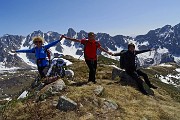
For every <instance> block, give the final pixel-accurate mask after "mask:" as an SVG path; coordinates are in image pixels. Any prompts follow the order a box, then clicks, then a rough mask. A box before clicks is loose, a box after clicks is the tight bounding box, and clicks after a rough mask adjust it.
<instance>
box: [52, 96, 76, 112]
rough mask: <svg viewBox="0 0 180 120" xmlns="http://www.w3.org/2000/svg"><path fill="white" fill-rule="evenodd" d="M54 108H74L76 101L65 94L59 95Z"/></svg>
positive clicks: (66, 109) (64, 109) (63, 109)
mask: <svg viewBox="0 0 180 120" xmlns="http://www.w3.org/2000/svg"><path fill="white" fill-rule="evenodd" d="M56 108H57V109H59V110H62V111H68V110H75V109H76V108H77V103H76V102H74V101H73V100H71V99H69V98H67V97H65V96H61V97H60V98H59V101H58V104H57V106H56Z"/></svg>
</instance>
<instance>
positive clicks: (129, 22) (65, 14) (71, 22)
mask: <svg viewBox="0 0 180 120" xmlns="http://www.w3.org/2000/svg"><path fill="white" fill-rule="evenodd" d="M179 5H180V0H0V36H2V35H4V34H13V35H24V36H26V35H28V34H30V33H32V32H33V31H35V30H41V31H42V32H48V31H55V32H58V33H61V34H65V33H67V30H68V28H73V29H74V30H75V31H77V32H79V31H80V30H85V31H87V32H90V31H93V32H95V33H97V32H105V33H109V34H110V35H112V36H113V35H119V34H121V35H140V34H146V33H147V32H148V31H149V30H152V29H156V28H159V27H163V26H164V25H167V24H169V25H172V26H174V25H176V24H178V23H180V7H179Z"/></svg>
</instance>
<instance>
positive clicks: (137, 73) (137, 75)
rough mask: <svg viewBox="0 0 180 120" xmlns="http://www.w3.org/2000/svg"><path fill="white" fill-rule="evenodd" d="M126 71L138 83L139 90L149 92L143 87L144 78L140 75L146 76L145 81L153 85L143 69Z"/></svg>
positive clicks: (144, 92)
mask: <svg viewBox="0 0 180 120" xmlns="http://www.w3.org/2000/svg"><path fill="white" fill-rule="evenodd" d="M126 73H127V74H128V75H129V76H131V77H132V78H133V79H134V80H135V81H136V83H137V85H138V88H139V90H140V91H141V92H142V93H143V94H147V92H146V91H145V90H144V87H143V80H142V79H141V78H140V76H142V77H143V78H144V81H145V82H146V84H147V85H148V86H150V85H151V83H150V81H149V78H148V76H147V74H146V73H144V72H142V71H141V70H136V71H134V72H130V71H126Z"/></svg>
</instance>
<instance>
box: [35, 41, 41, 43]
mask: <svg viewBox="0 0 180 120" xmlns="http://www.w3.org/2000/svg"><path fill="white" fill-rule="evenodd" d="M34 43H42V41H34Z"/></svg>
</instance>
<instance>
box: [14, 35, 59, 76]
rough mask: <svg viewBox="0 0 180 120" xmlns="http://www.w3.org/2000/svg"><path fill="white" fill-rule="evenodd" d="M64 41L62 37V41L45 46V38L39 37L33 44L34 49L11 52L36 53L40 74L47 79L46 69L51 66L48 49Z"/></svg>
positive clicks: (34, 39)
mask: <svg viewBox="0 0 180 120" xmlns="http://www.w3.org/2000/svg"><path fill="white" fill-rule="evenodd" d="M61 39H62V37H61V38H60V40H56V41H53V42H52V43H49V44H48V45H43V43H44V38H42V37H40V36H37V37H34V38H33V43H34V45H35V47H34V48H32V49H27V50H15V51H11V52H13V53H19V52H22V53H35V57H36V59H37V67H38V71H39V74H40V76H41V78H43V77H46V76H45V74H46V73H45V72H44V70H45V68H47V67H48V66H49V61H48V59H47V49H49V48H50V47H52V46H54V45H56V44H57V43H58V42H60V41H61Z"/></svg>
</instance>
